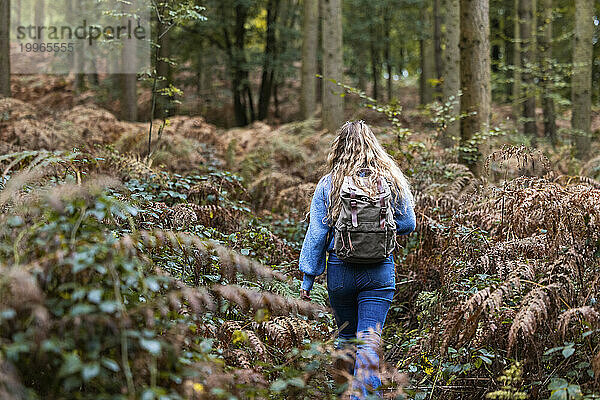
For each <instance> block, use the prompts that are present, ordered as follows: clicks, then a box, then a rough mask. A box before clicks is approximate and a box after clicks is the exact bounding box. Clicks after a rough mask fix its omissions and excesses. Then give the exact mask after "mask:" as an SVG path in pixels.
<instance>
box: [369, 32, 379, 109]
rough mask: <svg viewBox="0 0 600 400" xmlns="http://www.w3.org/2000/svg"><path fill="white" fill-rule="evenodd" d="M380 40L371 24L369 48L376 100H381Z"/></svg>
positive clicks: (373, 95)
mask: <svg viewBox="0 0 600 400" xmlns="http://www.w3.org/2000/svg"><path fill="white" fill-rule="evenodd" d="M378 41H379V40H378V38H377V35H376V32H375V26H374V22H371V24H370V26H369V46H370V47H369V48H370V50H371V77H372V79H373V94H372V95H371V97H373V98H374V99H375V100H378V99H379V76H380V72H379V65H380V62H379V51H378V50H379V49H378V47H379V46H377V44H378Z"/></svg>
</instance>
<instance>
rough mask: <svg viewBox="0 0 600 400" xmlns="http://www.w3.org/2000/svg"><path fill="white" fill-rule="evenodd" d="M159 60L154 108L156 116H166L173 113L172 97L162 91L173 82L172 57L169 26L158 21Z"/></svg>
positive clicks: (157, 63)
mask: <svg viewBox="0 0 600 400" xmlns="http://www.w3.org/2000/svg"><path fill="white" fill-rule="evenodd" d="M158 25H159V28H158V29H159V31H158V45H159V46H160V47H159V49H158V60H157V62H156V73H157V74H158V77H159V79H160V80H159V83H158V90H159V93H158V94H157V96H158V97H157V98H156V100H157V101H156V105H157V107H156V109H155V110H154V118H166V117H168V116H169V115H170V114H171V111H172V110H171V98H170V97H169V96H166V95H165V94H163V93H162V92H163V91H164V89H167V88H168V87H169V86H170V85H171V83H172V82H173V77H172V74H171V65H170V64H169V62H168V59H169V57H171V46H170V35H169V33H170V32H169V30H168V29H169V27H168V26H167V25H166V24H164V23H160V22H159V23H158Z"/></svg>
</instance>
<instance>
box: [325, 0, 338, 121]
mask: <svg viewBox="0 0 600 400" xmlns="http://www.w3.org/2000/svg"><path fill="white" fill-rule="evenodd" d="M321 6H322V15H323V21H322V31H323V36H322V38H323V77H324V81H323V127H324V128H325V129H327V130H328V131H329V132H335V131H336V130H337V129H338V128H339V127H340V125H341V124H342V122H343V120H344V100H343V97H341V96H340V95H339V94H338V92H340V91H341V90H340V88H339V87H338V86H337V85H336V84H335V83H333V82H331V81H330V79H334V80H336V81H338V82H341V81H342V79H343V73H344V70H343V68H344V55H343V48H342V45H343V42H342V4H341V0H321Z"/></svg>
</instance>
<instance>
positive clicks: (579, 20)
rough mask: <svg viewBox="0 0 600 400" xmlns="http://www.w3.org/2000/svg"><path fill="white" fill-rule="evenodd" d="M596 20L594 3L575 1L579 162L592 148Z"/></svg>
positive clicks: (575, 108) (575, 114)
mask: <svg viewBox="0 0 600 400" xmlns="http://www.w3.org/2000/svg"><path fill="white" fill-rule="evenodd" d="M593 18H594V0H575V37H574V43H573V77H572V79H571V87H572V89H571V90H572V93H571V98H572V99H571V102H572V103H573V114H572V116H571V126H572V128H573V131H574V135H575V147H576V152H577V156H578V157H580V158H585V157H586V156H587V154H588V150H589V147H590V137H589V133H590V129H591V102H592V54H593V42H592V37H593V35H594V20H593Z"/></svg>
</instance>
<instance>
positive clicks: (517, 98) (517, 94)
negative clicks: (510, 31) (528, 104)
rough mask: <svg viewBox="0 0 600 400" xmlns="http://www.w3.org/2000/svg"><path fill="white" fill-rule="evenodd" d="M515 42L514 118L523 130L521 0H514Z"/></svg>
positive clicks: (518, 127) (519, 128)
mask: <svg viewBox="0 0 600 400" xmlns="http://www.w3.org/2000/svg"><path fill="white" fill-rule="evenodd" d="M514 9H515V12H514V14H513V15H514V22H513V24H514V29H515V31H514V32H515V33H514V38H513V39H514V42H513V63H512V65H513V84H512V103H513V107H512V108H513V119H514V121H515V129H516V130H517V131H520V130H521V122H520V119H521V114H522V113H523V105H522V104H521V101H522V99H521V86H522V85H521V24H519V0H514Z"/></svg>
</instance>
